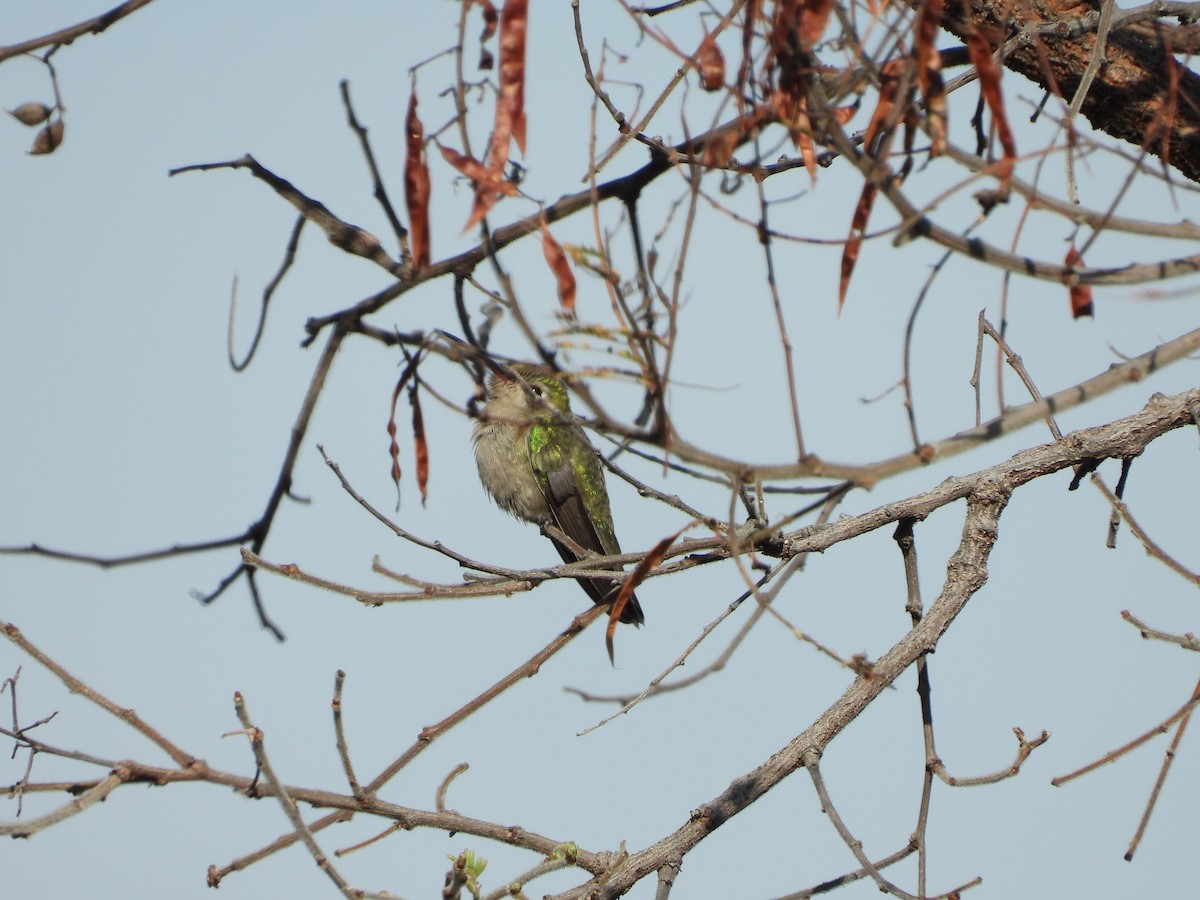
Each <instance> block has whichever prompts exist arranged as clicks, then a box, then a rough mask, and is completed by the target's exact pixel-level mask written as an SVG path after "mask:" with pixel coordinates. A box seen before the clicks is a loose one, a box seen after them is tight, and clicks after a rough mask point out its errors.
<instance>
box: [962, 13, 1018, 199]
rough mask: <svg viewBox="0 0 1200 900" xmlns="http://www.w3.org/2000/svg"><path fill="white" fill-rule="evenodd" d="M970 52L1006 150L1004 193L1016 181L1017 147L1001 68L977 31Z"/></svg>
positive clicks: (1002, 173) (969, 43) (1002, 166)
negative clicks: (1002, 81)
mask: <svg viewBox="0 0 1200 900" xmlns="http://www.w3.org/2000/svg"><path fill="white" fill-rule="evenodd" d="M966 38H967V41H966V43H967V51H968V53H969V54H970V56H971V63H972V65H974V66H975V73H976V74H977V75H978V76H979V89H980V91H981V92H982V94H983V99H984V102H986V103H987V105H988V109H989V110H990V111H991V113H992V125H993V127H994V128H995V129H996V135H997V137H999V138H1000V146H1001V147H1002V148H1003V150H1004V158H1003V159H1002V160H1001V161H1000V166H999V170H998V177H999V179H1000V185H1001V189H1002V190H1007V189H1008V180H1009V178H1011V177H1012V170H1013V164H1014V163H1015V162H1016V158H1017V144H1016V141H1015V140H1014V139H1013V134H1012V129H1011V128H1009V125H1008V117H1007V116H1006V115H1005V114H1004V95H1003V94H1001V92H1000V66H999V65H997V64H996V60H995V58H994V57H993V56H992V48H991V46H990V45H989V44H988V42H987V41H986V40H985V39H984V37H983V35H981V34H979V32H977V31H972V32H970V33H969V34H967V36H966Z"/></svg>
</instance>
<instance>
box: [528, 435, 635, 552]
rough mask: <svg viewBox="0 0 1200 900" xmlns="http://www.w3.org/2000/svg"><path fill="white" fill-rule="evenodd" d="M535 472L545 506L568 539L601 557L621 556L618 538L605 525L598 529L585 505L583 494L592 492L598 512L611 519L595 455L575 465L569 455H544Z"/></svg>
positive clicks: (601, 473)
mask: <svg viewBox="0 0 1200 900" xmlns="http://www.w3.org/2000/svg"><path fill="white" fill-rule="evenodd" d="M535 468H537V469H538V471H539V474H540V475H541V476H542V477H541V478H540V479H539V482H540V483H541V485H542V493H543V494H544V495H545V497H546V504H547V505H548V506H549V507H550V512H551V514H552V515H553V516H554V524H555V525H557V526H558V527H559V528H560V529H561V530H562V532H563V534H565V535H566V536H567V537H569V538H570V539H571V540H573V541H574V542H575V543H577V544H578V545H579V546H580V547H582V548H583V549H585V550H591V551H592V552H593V553H597V554H599V555H600V556H608V555H609V554H611V553H620V552H621V551H620V548H619V547H617V546H616V538H615V536H613V535H612V532H611V530H610V529H608V528H605V526H604V523H603V522H600V523H599V525H598V523H597V521H596V517H594V516H592V515H591V514H589V512H588V508H587V504H586V503H585V502H584V491H585V490H588V491H590V492H591V496H592V498H593V504H594V505H596V506H598V507H599V509H597V510H596V511H597V512H598V513H599V514H600V515H601V516H603V517H604V518H608V517H609V515H611V514H609V512H608V495H607V493H606V492H605V490H604V481H603V478H604V474H603V472H602V471H601V470H600V464H599V462H598V461H597V460H596V458H595V457H594V456H592V455H590V454H589V455H588V456H587V457H586V458H585V459H584V460H582V461H575V462H573V461H572V460H571V458H570V455H569V454H555V455H554V456H553V457H551V456H549V455H543V458H542V460H541V464H540V465H538V463H537V462H535Z"/></svg>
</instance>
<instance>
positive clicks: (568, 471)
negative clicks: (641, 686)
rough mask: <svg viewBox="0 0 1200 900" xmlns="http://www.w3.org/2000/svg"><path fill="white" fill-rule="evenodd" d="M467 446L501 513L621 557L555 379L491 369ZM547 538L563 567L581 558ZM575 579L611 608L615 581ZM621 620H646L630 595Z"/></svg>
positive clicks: (598, 483) (594, 467)
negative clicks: (554, 529)
mask: <svg viewBox="0 0 1200 900" xmlns="http://www.w3.org/2000/svg"><path fill="white" fill-rule="evenodd" d="M474 440H475V464H476V465H477V466H478V467H479V480H480V481H482V482H483V487H484V489H485V490H486V491H487V492H488V494H489V495H490V496H491V498H492V499H493V500H495V501H496V504H497V505H498V506H499V507H500V508H501V509H503V510H505V511H506V512H509V513H512V514H513V515H514V516H516V517H517V518H518V519H524V520H525V521H526V522H532V523H533V524H535V525H554V526H556V527H557V528H558V530H559V531H561V532H562V533H563V534H565V535H566V536H567V537H569V538H570V539H571V540H572V541H574V542H575V543H576V544H577V545H579V547H581V548H583V549H584V550H588V551H592V552H594V553H596V554H599V555H601V556H612V555H614V554H617V553H620V552H621V546H620V544H618V543H617V535H616V532H614V531H613V521H612V511H611V510H610V509H609V505H608V491H607V490H606V489H605V487H604V469H603V467H602V466H601V465H600V460H598V459H597V458H596V450H595V448H593V447H592V443H591V441H589V440H588V438H587V435H586V434H584V433H583V429H581V428H580V427H579V426H578V425H577V424H575V422H574V421H573V420H572V418H571V403H570V399H569V397H568V396H567V386H566V385H565V384H563V383H562V381H560V380H559V379H557V378H555V377H554V376H553V375H549V374H547V373H545V372H543V371H541V370H539V369H536V368H534V367H533V366H528V365H521V364H517V365H514V366H511V367H509V368H508V369H507V370H503V369H500V368H496V370H495V374H493V375H492V377H491V379H490V380H489V382H488V400H487V403H486V405H485V406H484V407H483V413H482V415H481V416H480V419H479V422H478V423H477V424H476V425H475V433H474ZM550 540H551V541H553V542H554V547H555V549H557V550H558V553H559V555H560V556H561V557H562V558H563V562H568V563H570V562H575V561H577V560H579V559H581V558H582V557H581V555H580V554H579V553H578V551H576V550H574V549H572V548H571V547H568V546H567V545H566V544H565V543H563V542H562V541H560V540H558V539H557V538H555V537H554V536H553V535H550ZM576 580H577V581H578V582H579V584H580V585H581V586H582V587H583V589H584V591H586V592H587V595H588V596H589V597H591V598H592V602H593V603H598V604H605V603H611V602H612V601H613V600H615V599H616V597H617V594H618V593H619V592H620V587H621V585H620V583H619V582H613V581H609V580H608V579H605V578H579V579H576ZM621 621H622V622H631V623H633V624H634V625H641V624H642V622H644V621H645V617H644V616H643V615H642V607H641V604H639V603H638V600H637V597H636V596H630V598H629V602H628V603H627V604H626V606H625V608H624V610H622V612H621Z"/></svg>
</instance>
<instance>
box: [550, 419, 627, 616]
mask: <svg viewBox="0 0 1200 900" xmlns="http://www.w3.org/2000/svg"><path fill="white" fill-rule="evenodd" d="M579 437H580V438H582V439H583V440H584V442H585V443H587V444H588V451H589V452H588V453H587V455H586V456H584V457H583V458H582V459H580V460H576V461H574V462H572V460H571V457H570V454H568V453H562V452H554V451H550V450H548V449H543V451H542V452H539V453H534V452H532V448H531V453H530V456H531V459H532V462H533V467H534V470H535V471H536V472H537V474H538V484H539V485H540V486H541V488H542V495H543V496H544V497H545V498H546V505H547V506H549V507H550V514H551V515H552V516H553V517H554V524H555V525H556V526H558V528H559V530H560V531H562V533H563V534H565V535H566V536H567V537H569V538H570V539H571V540H572V541H574V542H575V543H576V544H578V545H579V546H580V547H582V548H583V549H584V550H591V551H592V552H594V553H597V554H599V555H601V556H611V555H613V554H616V553H620V552H621V546H620V544H618V543H617V536H616V534H615V533H614V532H613V530H612V527H611V525H610V524H609V523H611V522H612V513H611V512H610V510H609V506H608V491H607V490H606V489H605V486H604V469H603V468H601V466H600V461H599V460H598V459H596V456H595V453H593V452H592V451H591V444H590V442H589V441H588V440H587V438H586V436H584V435H583V433H582V432H580V434H579ZM549 446H551V447H557V448H558V450H559V451H561V447H562V445H561V443H560V442H550V443H549ZM585 490H586V491H587V492H588V494H589V495H590V496H591V497H592V505H593V510H592V512H594V513H596V515H592V514H590V513H589V511H588V507H587V504H586V503H585V502H584V491H585ZM550 540H551V541H552V542H553V543H554V547H555V549H556V550H558V554H559V556H561V557H562V559H563V562H568V563H569V562H575V561H576V560H577V559H579V554H577V553H576V552H575V551H574V550H573V549H571V548H570V547H568V546H567V545H566V544H564V543H563V542H562V541H559V540H556V539H555V538H554V537H553V536H551V538H550ZM577 580H578V581H579V584H580V586H582V587H583V589H584V591H585V592H586V593H587V595H588V596H589V597H591V598H592V602H593V603H608V602H610V601H612V600H613V599H614V598H615V597H616V596H617V592H618V590H619V586H618V585H617V584H616V583H615V582H611V581H607V580H605V579H600V578H580V579H577ZM621 621H622V622H630V623H633V624H635V625H641V624H642V623H643V622H644V621H645V616H644V615H643V613H642V607H641V604H640V603H638V599H637V597H636V595H631V596H630V598H629V602H628V604H627V605H626V607H625V609H624V611H623V612H622V613H621Z"/></svg>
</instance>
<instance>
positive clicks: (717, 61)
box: [696, 34, 725, 91]
mask: <svg viewBox="0 0 1200 900" xmlns="http://www.w3.org/2000/svg"><path fill="white" fill-rule="evenodd" d="M696 69H697V71H699V73H700V84H701V86H702V87H703V88H704V89H705V90H706V91H719V90H720V89H721V88H723V87H724V86H725V57H724V55H722V53H721V48H720V47H718V46H717V42H716V40H714V39H713V36H712V35H711V34H706V35H705V36H704V40H702V41H701V42H700V47H699V49H698V50H696Z"/></svg>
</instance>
